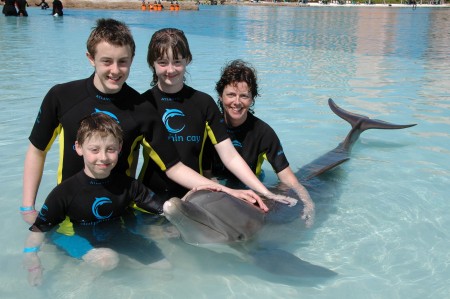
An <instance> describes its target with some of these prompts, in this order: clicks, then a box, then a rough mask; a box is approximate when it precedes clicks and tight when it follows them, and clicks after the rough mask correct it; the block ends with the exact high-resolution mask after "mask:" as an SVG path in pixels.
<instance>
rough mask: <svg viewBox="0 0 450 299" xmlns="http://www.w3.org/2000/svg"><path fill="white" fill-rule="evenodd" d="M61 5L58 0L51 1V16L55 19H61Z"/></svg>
mask: <svg viewBox="0 0 450 299" xmlns="http://www.w3.org/2000/svg"><path fill="white" fill-rule="evenodd" d="M63 8H64V7H63V4H62V2H61V1H60V0H53V10H52V15H53V16H55V17H62V16H63V14H64V13H63Z"/></svg>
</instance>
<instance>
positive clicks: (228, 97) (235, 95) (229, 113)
mask: <svg viewBox="0 0 450 299" xmlns="http://www.w3.org/2000/svg"><path fill="white" fill-rule="evenodd" d="M220 100H221V101H222V105H223V111H224V114H225V121H226V122H227V124H228V125H230V126H232V127H237V126H240V125H241V124H243V123H244V121H245V120H246V119H247V113H248V110H249V108H250V106H251V105H252V104H253V96H252V93H251V91H250V88H249V87H248V85H247V83H246V82H239V83H232V84H229V85H227V86H225V88H224V90H223V92H222V96H221V97H220Z"/></svg>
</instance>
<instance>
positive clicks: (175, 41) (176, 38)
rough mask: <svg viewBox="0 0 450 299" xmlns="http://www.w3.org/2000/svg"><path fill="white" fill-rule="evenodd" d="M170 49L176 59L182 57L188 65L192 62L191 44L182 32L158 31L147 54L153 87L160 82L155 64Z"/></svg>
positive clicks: (168, 29)
mask: <svg viewBox="0 0 450 299" xmlns="http://www.w3.org/2000/svg"><path fill="white" fill-rule="evenodd" d="M169 49H171V50H172V54H173V57H174V59H177V58H178V56H181V57H182V58H184V59H186V61H187V63H188V64H189V63H190V62H191V61H192V53H191V50H190V49H189V43H188V40H187V38H186V36H185V35H184V32H183V31H182V30H179V29H176V28H163V29H160V30H158V31H156V32H155V33H153V35H152V38H151V39H150V43H149V44H148V52H147V63H148V66H149V67H150V68H151V69H152V71H153V79H152V83H151V85H152V86H154V85H156V83H157V82H158V77H157V76H156V74H155V70H154V66H153V64H154V63H155V61H156V60H158V59H159V58H161V57H164V56H165V55H167V51H168V50H169Z"/></svg>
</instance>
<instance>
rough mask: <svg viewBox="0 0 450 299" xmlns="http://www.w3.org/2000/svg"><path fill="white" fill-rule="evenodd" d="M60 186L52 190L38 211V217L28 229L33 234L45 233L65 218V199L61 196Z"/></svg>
mask: <svg viewBox="0 0 450 299" xmlns="http://www.w3.org/2000/svg"><path fill="white" fill-rule="evenodd" d="M60 186H61V185H59V186H57V187H56V188H55V189H53V191H52V192H50V194H49V195H48V197H47V199H46V200H45V203H44V205H43V206H42V208H41V210H40V211H39V214H38V217H37V218H36V221H35V222H34V224H33V225H32V226H31V227H30V230H31V231H34V232H46V231H49V230H51V229H52V228H53V227H55V226H56V225H58V224H59V223H61V222H62V221H64V219H65V218H66V212H65V211H66V206H67V198H66V197H65V196H64V195H63V192H62V188H60Z"/></svg>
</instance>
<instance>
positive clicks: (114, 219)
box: [24, 113, 167, 286]
mask: <svg viewBox="0 0 450 299" xmlns="http://www.w3.org/2000/svg"><path fill="white" fill-rule="evenodd" d="M122 140H123V139H122V130H121V128H120V126H119V124H117V122H116V121H115V120H114V119H113V118H111V117H110V116H108V115H106V114H104V113H94V114H92V115H90V116H88V117H86V118H84V119H83V120H82V121H81V124H80V128H79V130H78V132H77V138H76V142H75V151H76V153H77V154H78V155H79V156H80V157H82V159H83V160H84V169H83V170H81V171H80V172H78V173H77V174H75V175H74V176H72V177H70V178H68V179H67V180H65V181H64V182H62V183H61V184H59V185H58V186H57V187H56V188H54V189H53V191H52V192H51V193H50V194H49V195H48V197H47V199H46V200H45V203H44V205H43V206H42V209H41V211H40V212H39V215H38V217H37V219H36V221H35V223H34V224H33V225H32V226H31V227H30V231H31V233H30V235H29V236H28V239H27V240H26V242H25V248H24V253H25V257H24V265H25V267H26V268H27V270H28V273H29V274H28V281H29V283H30V284H31V285H33V286H35V285H39V284H41V282H42V272H43V270H42V266H41V262H40V259H39V257H38V255H37V252H38V250H39V248H40V246H41V244H42V242H43V240H44V232H48V231H51V230H52V229H53V228H55V227H56V226H57V225H58V224H60V223H62V222H63V221H64V223H63V226H64V227H60V228H59V229H58V231H57V232H56V231H53V232H52V234H51V239H52V241H53V243H55V244H56V245H57V246H58V247H60V248H62V249H63V250H65V251H66V252H67V253H68V254H69V255H70V256H72V257H74V258H79V259H82V260H83V261H85V262H87V263H89V264H91V265H93V266H96V267H99V268H100V269H102V270H111V269H113V268H115V267H116V266H117V264H118V262H119V256H118V253H121V254H126V255H128V256H130V257H131V258H133V259H135V260H137V261H139V262H140V263H142V264H145V265H150V264H152V265H153V266H158V267H161V266H163V264H164V262H165V263H166V264H167V261H166V260H164V259H163V255H162V253H161V251H160V250H159V249H158V248H157V247H156V246H155V245H153V243H151V242H150V241H149V240H146V239H144V238H143V237H141V236H140V235H137V234H134V233H132V232H131V231H130V229H131V227H130V228H128V227H127V224H128V226H131V225H132V224H133V223H132V220H133V218H132V213H131V212H130V211H129V210H130V209H131V208H130V207H129V206H130V204H131V203H133V202H134V203H135V204H136V206H137V207H139V208H140V209H143V210H145V211H148V212H151V213H155V214H161V213H162V204H163V202H162V201H159V200H158V198H157V197H156V196H155V194H154V193H153V192H152V191H150V190H149V189H148V188H147V187H145V186H144V185H143V184H142V183H140V182H139V181H137V180H135V179H133V178H131V177H129V176H127V175H125V174H122V173H112V172H111V171H112V170H113V169H114V168H115V167H116V165H117V163H118V160H119V155H120V152H121V149H122ZM66 218H67V219H66ZM130 222H131V224H130Z"/></svg>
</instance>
